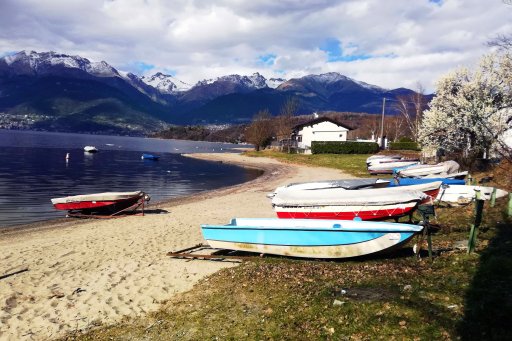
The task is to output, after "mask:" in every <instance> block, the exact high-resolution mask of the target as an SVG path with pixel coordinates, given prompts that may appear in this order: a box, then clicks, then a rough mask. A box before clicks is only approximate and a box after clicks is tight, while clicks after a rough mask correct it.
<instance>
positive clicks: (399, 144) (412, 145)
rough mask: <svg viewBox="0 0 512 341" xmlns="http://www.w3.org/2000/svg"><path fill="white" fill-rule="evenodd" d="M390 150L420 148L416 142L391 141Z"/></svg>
mask: <svg viewBox="0 0 512 341" xmlns="http://www.w3.org/2000/svg"><path fill="white" fill-rule="evenodd" d="M389 149H391V150H421V148H420V147H419V145H418V143H416V142H391V143H390V144H389Z"/></svg>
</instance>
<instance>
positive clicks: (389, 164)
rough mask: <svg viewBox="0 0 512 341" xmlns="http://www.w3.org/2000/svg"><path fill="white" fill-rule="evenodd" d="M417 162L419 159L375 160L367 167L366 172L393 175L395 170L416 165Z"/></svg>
mask: <svg viewBox="0 0 512 341" xmlns="http://www.w3.org/2000/svg"><path fill="white" fill-rule="evenodd" d="M419 162H420V161H419V159H399V160H395V159H382V160H381V159H377V160H376V161H375V162H371V163H370V164H369V165H368V172H369V173H370V174H393V172H394V170H395V169H396V168H403V167H409V166H413V165H417V164H419Z"/></svg>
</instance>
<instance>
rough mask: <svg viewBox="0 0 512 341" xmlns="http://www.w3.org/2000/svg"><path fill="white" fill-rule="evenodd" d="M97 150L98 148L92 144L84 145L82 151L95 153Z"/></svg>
mask: <svg viewBox="0 0 512 341" xmlns="http://www.w3.org/2000/svg"><path fill="white" fill-rule="evenodd" d="M97 151H98V149H97V148H96V147H94V146H85V147H84V152H87V153H96V152H97Z"/></svg>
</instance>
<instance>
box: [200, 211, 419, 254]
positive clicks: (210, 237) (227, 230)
mask: <svg viewBox="0 0 512 341" xmlns="http://www.w3.org/2000/svg"><path fill="white" fill-rule="evenodd" d="M422 230H423V227H422V226H417V225H411V224H397V223H388V222H368V221H356V220H343V221H340V220H317V219H275V218H234V219H232V220H231V223H230V224H227V225H201V231H202V233H203V237H204V239H205V240H206V241H207V242H208V244H209V245H210V246H211V247H212V248H218V249H228V250H238V251H249V252H257V253H266V254H274V255H281V256H290V257H302V258H348V257H357V256H363V255H368V254H373V253H376V252H380V251H383V250H389V249H391V248H394V247H397V246H399V245H402V244H404V243H406V242H407V241H408V240H410V239H411V238H412V237H413V236H414V235H415V234H417V233H420V232H421V231H422Z"/></svg>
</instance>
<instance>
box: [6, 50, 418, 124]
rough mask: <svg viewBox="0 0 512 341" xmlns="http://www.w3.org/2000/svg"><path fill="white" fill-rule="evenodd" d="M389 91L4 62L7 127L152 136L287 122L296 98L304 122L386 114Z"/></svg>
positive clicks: (62, 59)
mask: <svg viewBox="0 0 512 341" xmlns="http://www.w3.org/2000/svg"><path fill="white" fill-rule="evenodd" d="M411 93H413V91H412V90H409V89H405V88H399V89H393V90H387V89H383V88H380V87H378V86H375V85H370V84H366V83H363V82H359V81H356V80H354V79H351V78H349V77H346V76H344V75H341V74H339V73H335V72H331V73H326V74H321V75H308V76H305V77H302V78H294V79H289V80H285V79H279V78H271V79H266V78H265V77H263V76H262V75H260V74H259V73H254V74H253V75H250V76H241V75H228V76H223V77H219V78H216V79H208V80H203V81H199V82H197V83H196V84H194V85H191V84H187V83H184V82H182V81H180V80H178V79H176V78H175V77H173V76H171V75H165V74H163V73H156V74H154V75H152V76H143V77H139V76H137V75H135V74H133V73H127V72H123V71H119V70H117V69H115V68H114V67H112V66H111V65H109V64H108V63H106V62H104V61H101V62H91V61H90V60H88V59H87V58H83V57H80V56H70V55H66V54H59V53H55V52H42V53H37V52H34V51H30V52H29V51H21V52H18V53H16V54H12V55H8V56H5V57H2V58H0V127H7V128H29V129H42V130H53V131H72V132H89V133H91V132H94V133H107V134H108V133H114V134H145V133H149V132H153V131H157V130H161V129H164V128H165V127H166V126H168V125H169V124H181V125H183V124H225V123H228V124H231V123H243V122H248V121H250V120H251V118H252V117H253V116H254V115H255V114H256V113H257V112H258V111H260V110H264V109H268V110H269V111H270V112H271V114H273V115H277V114H279V112H280V110H281V108H282V106H283V104H284V103H285V102H286V101H287V100H289V99H291V98H294V99H296V100H297V103H298V110H297V114H309V113H312V112H319V111H350V112H366V113H380V112H381V110H382V107H381V106H382V98H384V97H385V98H394V97H396V96H397V95H406V94H411Z"/></svg>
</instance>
